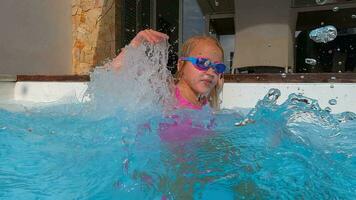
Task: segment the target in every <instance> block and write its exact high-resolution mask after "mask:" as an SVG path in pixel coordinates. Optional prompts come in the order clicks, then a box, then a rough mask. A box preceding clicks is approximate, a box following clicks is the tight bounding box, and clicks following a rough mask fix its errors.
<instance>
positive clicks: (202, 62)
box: [179, 57, 226, 74]
mask: <svg viewBox="0 0 356 200" xmlns="http://www.w3.org/2000/svg"><path fill="white" fill-rule="evenodd" d="M179 60H183V61H189V62H191V63H192V64H193V65H194V67H195V68H197V69H198V70H201V71H208V70H209V68H213V70H214V71H215V73H217V74H223V73H224V71H225V69H226V66H225V65H224V64H223V63H213V62H212V61H210V60H209V59H207V58H201V57H181V58H179Z"/></svg>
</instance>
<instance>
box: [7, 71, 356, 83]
mask: <svg viewBox="0 0 356 200" xmlns="http://www.w3.org/2000/svg"><path fill="white" fill-rule="evenodd" d="M224 80H225V82H226V83H356V73H286V74H279V73H263V74H225V75H224ZM26 81H38V82H88V81H90V76H89V75H17V76H16V75H1V74H0V82H26Z"/></svg>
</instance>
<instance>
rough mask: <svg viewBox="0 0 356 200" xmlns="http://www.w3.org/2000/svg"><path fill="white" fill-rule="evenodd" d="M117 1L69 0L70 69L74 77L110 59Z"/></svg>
mask: <svg viewBox="0 0 356 200" xmlns="http://www.w3.org/2000/svg"><path fill="white" fill-rule="evenodd" d="M116 1H117V0H72V26H73V27H72V34H73V49H72V65H73V69H74V73H75V74H88V73H89V72H90V70H91V69H92V68H93V67H95V66H97V65H101V64H103V62H105V60H107V59H110V58H113V57H114V56H115V54H116V50H115V27H116V26H115V10H116V9H115V8H116V6H117V5H116V4H117V3H116Z"/></svg>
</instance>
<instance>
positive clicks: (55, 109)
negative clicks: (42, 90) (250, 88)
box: [0, 48, 356, 200]
mask: <svg viewBox="0 0 356 200" xmlns="http://www.w3.org/2000/svg"><path fill="white" fill-rule="evenodd" d="M150 50H152V51H154V55H160V52H161V53H162V52H164V51H165V48H157V49H154V48H153V49H150ZM131 51H132V54H131V55H137V54H139V53H143V54H147V52H149V51H147V49H146V50H145V49H144V48H143V49H138V50H130V51H129V55H128V57H130V52H131ZM156 51H158V53H157V52H156ZM162 55H163V56H162ZM142 57H144V56H142ZM142 57H141V58H142ZM149 58H150V59H149V60H143V61H140V62H138V61H137V63H136V64H135V63H128V64H126V65H127V66H131V67H130V68H129V69H127V68H126V69H123V70H126V72H127V73H125V76H123V75H120V74H123V73H118V74H116V72H114V71H111V70H105V69H98V70H97V71H95V72H94V73H93V74H94V75H93V77H92V78H93V83H92V85H91V86H90V87H89V92H88V95H89V96H90V98H91V101H90V102H87V103H77V104H76V103H71V104H65V105H57V106H52V107H42V108H38V109H32V110H28V111H26V112H9V111H6V110H0V199H26V200H27V199H355V198H356V192H355V191H356V157H355V154H356V132H355V130H356V115H355V114H354V113H351V112H345V113H340V114H331V113H330V112H329V109H323V108H320V106H319V105H318V103H317V101H316V100H313V99H310V98H308V97H304V96H302V95H300V94H291V95H290V96H289V98H288V100H286V101H285V102H284V103H283V104H281V105H277V104H276V100H277V99H278V96H279V95H280V92H279V91H278V90H276V89H271V90H270V91H269V92H268V94H266V96H265V97H264V98H263V99H261V100H260V101H259V102H258V103H257V105H256V107H255V108H254V109H252V110H251V111H250V112H249V113H248V114H247V115H244V114H243V113H241V112H240V111H239V110H238V109H237V110H221V111H219V112H213V111H211V110H210V109H209V108H208V107H204V108H203V109H202V110H201V111H191V110H174V109H169V105H171V104H173V103H172V102H171V101H172V100H171V99H170V95H167V94H168V93H169V92H168V90H169V86H168V85H169V84H162V83H163V82H164V83H170V81H171V80H168V79H169V78H168V73H167V72H165V71H164V70H157V69H154V68H153V69H151V68H147V66H145V64H147V65H152V63H151V61H152V62H153V63H154V64H157V62H158V64H159V63H160V62H162V59H165V58H166V57H165V56H164V54H161V56H158V57H156V58H153V59H152V56H151V57H149ZM155 59H156V60H155ZM130 62H131V61H130ZM135 62H136V61H135ZM126 65H125V66H126ZM162 65H163V66H164V63H163V64H161V67H162ZM152 66H156V65H152ZM145 70H148V71H145ZM151 72H152V73H151ZM147 74H149V75H147ZM137 76H139V77H141V78H139V79H137ZM119 80H120V81H123V82H121V83H122V84H119V85H115V86H114V84H113V83H114V82H115V81H119ZM133 80H134V81H133ZM125 81H126V82H125ZM127 83H130V84H127ZM148 83H149V84H148ZM147 90H148V91H147ZM128 91H129V92H128ZM152 91H154V92H152ZM123 94H124V95H123ZM162 105H164V106H162ZM167 108H168V109H167ZM172 136H173V137H172ZM187 136H189V137H187Z"/></svg>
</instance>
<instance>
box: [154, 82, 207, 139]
mask: <svg viewBox="0 0 356 200" xmlns="http://www.w3.org/2000/svg"><path fill="white" fill-rule="evenodd" d="M175 96H176V98H177V101H178V103H177V108H188V109H192V110H201V109H202V106H198V105H194V104H192V103H190V102H189V101H188V100H187V99H185V98H184V97H183V96H182V95H181V93H180V91H179V89H178V88H176V89H175ZM206 103H207V102H204V103H203V105H206ZM170 118H171V119H173V120H174V122H173V123H161V124H160V127H159V135H160V138H161V139H162V140H163V141H166V142H184V141H189V140H191V139H193V138H195V137H197V136H202V135H207V134H209V133H211V130H209V129H207V128H205V127H204V126H199V125H193V122H192V119H190V118H189V116H187V117H184V116H183V117H182V116H178V115H172V116H170Z"/></svg>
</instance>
